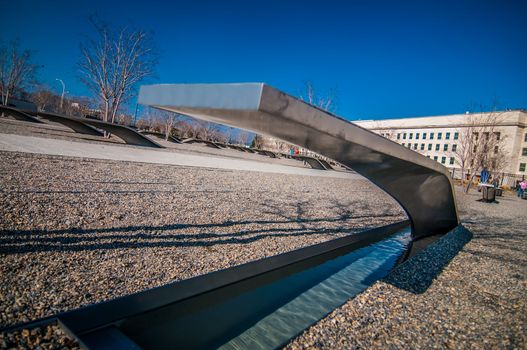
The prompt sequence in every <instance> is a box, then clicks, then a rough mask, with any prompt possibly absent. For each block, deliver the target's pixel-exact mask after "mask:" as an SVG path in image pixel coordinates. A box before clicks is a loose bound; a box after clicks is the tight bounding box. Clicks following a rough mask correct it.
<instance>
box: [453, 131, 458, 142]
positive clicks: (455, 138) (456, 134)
mask: <svg viewBox="0 0 527 350" xmlns="http://www.w3.org/2000/svg"><path fill="white" fill-rule="evenodd" d="M457 139H459V133H458V132H457V131H456V132H455V133H454V140H457Z"/></svg>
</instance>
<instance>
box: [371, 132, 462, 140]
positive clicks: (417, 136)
mask: <svg viewBox="0 0 527 350" xmlns="http://www.w3.org/2000/svg"><path fill="white" fill-rule="evenodd" d="M381 135H382V134H381ZM406 136H408V139H409V140H412V139H413V138H414V133H413V132H410V133H405V132H404V133H402V137H403V140H406ZM427 136H428V137H429V140H433V139H434V136H435V134H434V133H433V132H431V133H428V134H427V133H426V132H424V133H422V134H420V133H418V132H416V133H415V139H416V140H419V137H422V139H423V140H426V137H427ZM442 138H443V133H442V132H438V133H437V139H438V140H441V139H442ZM458 138H459V133H458V132H455V133H454V140H457V139H458ZM400 139H401V133H398V134H397V140H400ZM445 140H450V132H447V133H445Z"/></svg>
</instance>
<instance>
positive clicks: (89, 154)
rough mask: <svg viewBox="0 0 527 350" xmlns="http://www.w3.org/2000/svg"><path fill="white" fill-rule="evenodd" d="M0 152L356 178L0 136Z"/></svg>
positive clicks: (235, 161) (167, 153)
mask: <svg viewBox="0 0 527 350" xmlns="http://www.w3.org/2000/svg"><path fill="white" fill-rule="evenodd" d="M0 151H11V152H26V153H37V154H48V155H56V156H68V157H82V158H95V159H109V160H120V161H127V162H140V163H153V164H167V165H180V166H188V167H203V168H217V169H229V170H246V171H258V172H266V173H280V174H291V175H307V176H321V177H333V178H343V179H357V178H360V176H359V175H357V174H354V173H347V172H337V171H322V170H315V169H307V168H299V167H292V166H285V165H279V164H269V163H264V162H256V161H250V160H242V159H229V158H220V157H209V156H200V155H191V154H182V153H176V152H174V151H172V150H152V149H146V148H143V147H133V146H114V145H99V144H94V143H84V142H74V141H67V140H57V139H49V138H40V137H34V136H22V135H14V134H0Z"/></svg>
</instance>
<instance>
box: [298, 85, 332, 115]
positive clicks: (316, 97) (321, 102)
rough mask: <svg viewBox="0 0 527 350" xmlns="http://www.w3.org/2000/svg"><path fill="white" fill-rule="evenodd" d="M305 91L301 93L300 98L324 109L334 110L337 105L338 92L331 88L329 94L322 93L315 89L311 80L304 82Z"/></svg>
mask: <svg viewBox="0 0 527 350" xmlns="http://www.w3.org/2000/svg"><path fill="white" fill-rule="evenodd" d="M304 85H305V91H304V92H303V93H302V94H300V99H301V100H303V101H305V102H307V103H309V104H311V105H313V106H315V107H318V108H320V109H322V110H324V111H328V112H333V110H334V109H335V107H336V103H335V100H336V92H335V89H331V90H330V91H329V93H328V94H327V95H321V94H319V93H317V92H316V91H315V88H314V86H313V83H311V82H310V81H308V82H306V83H304Z"/></svg>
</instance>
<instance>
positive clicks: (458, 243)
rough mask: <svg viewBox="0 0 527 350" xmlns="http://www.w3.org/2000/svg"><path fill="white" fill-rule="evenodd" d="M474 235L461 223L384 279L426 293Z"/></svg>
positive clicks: (396, 285)
mask: <svg viewBox="0 0 527 350" xmlns="http://www.w3.org/2000/svg"><path fill="white" fill-rule="evenodd" d="M472 237H473V234H472V232H470V231H469V230H468V229H467V228H465V227H464V226H462V225H459V226H458V227H456V228H455V229H454V230H452V231H450V232H449V233H447V234H446V235H444V236H443V237H441V238H439V239H438V240H437V241H435V242H434V243H432V244H431V245H429V246H428V247H427V248H425V249H424V250H422V251H421V252H419V253H418V254H416V255H415V256H413V257H411V258H410V259H408V260H407V261H406V262H404V263H403V264H401V265H399V266H398V267H397V268H395V269H394V270H393V271H392V272H391V273H390V274H389V275H388V276H386V277H385V278H384V279H383V281H384V282H386V283H389V284H391V285H393V286H395V287H397V288H400V289H403V290H405V291H407V292H411V293H414V294H421V293H424V292H426V291H427V289H428V287H430V285H431V284H432V282H433V281H434V279H435V278H436V277H437V276H438V275H439V274H440V273H441V271H443V269H444V268H445V266H446V265H447V264H448V263H449V262H450V261H451V260H452V259H453V258H454V257H455V256H456V255H457V253H458V252H459V251H460V250H461V249H463V247H464V246H465V244H467V243H468V242H469V241H470V240H471V239H472Z"/></svg>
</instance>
